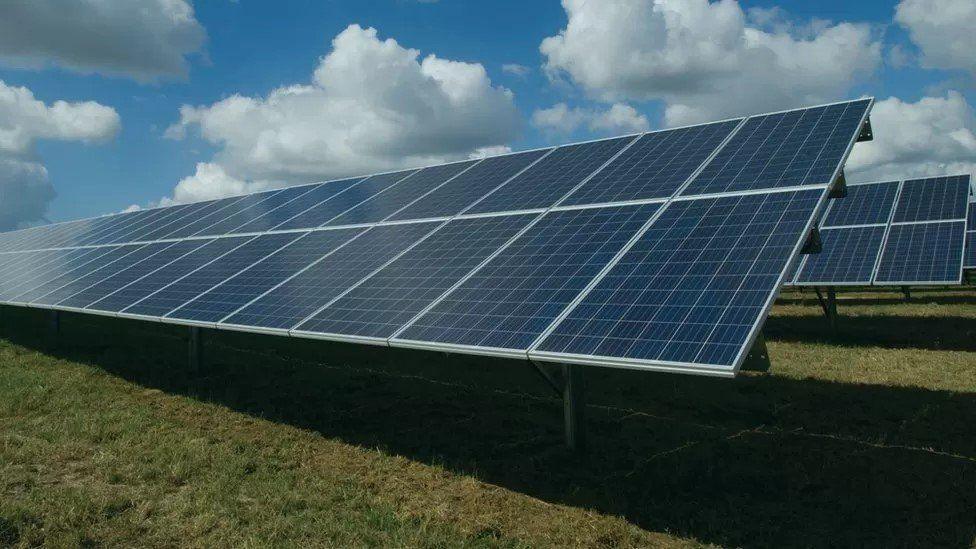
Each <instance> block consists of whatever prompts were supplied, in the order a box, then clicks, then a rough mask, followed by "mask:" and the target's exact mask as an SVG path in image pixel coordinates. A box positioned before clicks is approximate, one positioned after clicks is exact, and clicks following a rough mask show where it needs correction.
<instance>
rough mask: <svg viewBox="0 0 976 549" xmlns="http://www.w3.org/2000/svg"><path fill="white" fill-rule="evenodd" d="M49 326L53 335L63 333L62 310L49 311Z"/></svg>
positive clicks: (49, 330)
mask: <svg viewBox="0 0 976 549" xmlns="http://www.w3.org/2000/svg"><path fill="white" fill-rule="evenodd" d="M47 328H48V332H50V334H51V335H52V336H56V335H58V334H59V333H61V311H49V312H48V313H47Z"/></svg>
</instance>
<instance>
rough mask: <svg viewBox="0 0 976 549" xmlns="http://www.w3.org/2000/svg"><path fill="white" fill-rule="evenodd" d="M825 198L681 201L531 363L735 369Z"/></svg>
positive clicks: (809, 194) (804, 194) (808, 194)
mask: <svg viewBox="0 0 976 549" xmlns="http://www.w3.org/2000/svg"><path fill="white" fill-rule="evenodd" d="M824 194H825V192H824V190H822V189H815V190H806V191H792V192H781V193H770V194H753V195H744V196H731V197H723V198H711V199H707V198H706V199H699V200H684V201H674V202H671V203H669V204H668V206H667V207H666V209H665V210H664V211H663V212H662V213H661V215H660V217H658V219H657V220H656V221H655V222H654V223H653V224H652V225H651V227H650V229H648V230H647V232H645V233H644V234H643V235H642V236H641V237H640V238H639V239H638V240H637V242H636V243H635V244H634V246H633V247H632V248H630V250H629V251H627V253H626V254H624V256H623V257H622V258H621V259H620V261H619V262H617V263H616V264H615V265H614V266H613V268H611V269H610V270H609V271H608V272H607V274H606V276H604V277H603V278H602V279H601V280H600V281H599V283H598V284H596V286H595V287H594V288H593V289H592V290H591V291H590V292H589V293H587V294H586V295H585V297H583V298H582V300H581V301H580V302H579V303H578V305H576V306H575V307H574V308H573V309H572V310H571V311H570V312H569V314H568V315H567V316H566V317H565V318H564V319H562V320H561V321H560V322H559V323H558V324H557V325H556V326H555V329H554V330H553V331H552V333H550V334H549V335H548V336H547V337H545V339H543V340H542V341H541V342H540V343H539V344H538V345H537V346H536V348H535V349H534V350H533V351H530V353H529V356H530V357H531V358H540V359H548V360H564V359H568V358H570V357H571V358H573V359H574V360H579V361H582V362H587V363H594V364H604V365H607V364H616V365H627V366H632V367H640V366H641V365H651V364H657V365H664V366H668V365H670V366H673V367H676V368H685V369H690V370H692V371H699V372H710V371H711V372H721V371H731V370H733V369H734V368H735V366H736V365H737V363H738V362H739V360H741V357H742V355H743V353H744V352H745V351H747V350H748V349H747V348H746V346H747V344H748V343H749V342H750V340H751V338H752V337H754V336H755V334H756V331H757V329H758V324H759V323H760V322H761V320H762V319H763V318H764V315H765V313H766V312H767V311H768V308H769V306H770V305H771V302H772V299H773V298H774V297H775V295H776V292H777V290H778V288H779V284H780V283H781V281H782V278H783V277H784V275H785V273H784V271H785V270H786V268H787V266H788V264H789V261H790V259H791V258H792V257H793V256H794V255H795V254H796V252H797V251H798V248H799V245H800V244H802V241H803V239H804V237H805V235H806V230H807V229H808V228H809V226H810V225H811V224H812V223H813V218H814V215H815V214H816V212H817V207H818V205H819V204H820V203H821V201H822V200H823V199H824Z"/></svg>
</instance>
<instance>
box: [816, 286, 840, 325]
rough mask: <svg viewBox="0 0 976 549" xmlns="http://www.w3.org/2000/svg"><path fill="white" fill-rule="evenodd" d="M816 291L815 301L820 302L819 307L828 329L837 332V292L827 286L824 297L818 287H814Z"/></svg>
mask: <svg viewBox="0 0 976 549" xmlns="http://www.w3.org/2000/svg"><path fill="white" fill-rule="evenodd" d="M814 291H815V292H816V293H817V301H818V302H820V308H821V309H823V313H824V318H826V319H827V326H828V327H829V328H830V331H831V332H832V333H834V334H836V333H837V292H836V291H835V290H834V288H827V298H826V299H824V296H823V294H821V293H820V288H814Z"/></svg>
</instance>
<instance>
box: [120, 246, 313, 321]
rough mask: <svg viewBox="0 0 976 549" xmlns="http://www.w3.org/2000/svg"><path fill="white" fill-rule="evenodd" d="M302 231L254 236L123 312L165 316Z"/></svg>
mask: <svg viewBox="0 0 976 549" xmlns="http://www.w3.org/2000/svg"><path fill="white" fill-rule="evenodd" d="M300 236H302V233H283V234H269V235H264V236H258V237H255V238H254V239H253V240H250V241H248V242H247V243H246V244H244V245H243V246H241V247H239V248H237V249H235V250H233V251H232V252H230V253H228V254H226V255H224V256H222V257H220V258H219V259H217V260H215V261H213V262H212V263H209V264H207V265H204V266H203V267H200V268H199V269H197V270H196V271H194V272H192V273H190V274H189V275H188V276H186V277H183V278H181V279H179V280H177V281H175V282H173V283H172V284H170V285H168V286H166V287H164V288H163V289H161V290H159V291H158V292H156V293H154V294H153V295H151V296H149V297H147V298H145V299H143V300H142V301H140V302H138V303H136V304H135V305H132V306H131V307H129V308H127V309H125V310H124V311H122V312H124V313H127V314H135V315H143V316H166V314H167V313H169V312H170V311H172V310H174V309H176V308H178V307H180V306H181V305H183V304H184V303H186V302H188V301H190V300H191V299H193V298H195V297H197V296H198V295H200V294H202V293H204V292H206V291H207V290H209V289H210V288H213V287H214V286H216V285H217V284H220V283H221V282H223V281H224V280H227V278H228V277H230V276H232V275H234V274H237V273H239V272H241V271H242V270H244V269H246V268H248V267H250V266H251V265H253V264H254V263H256V262H257V261H259V260H261V259H263V258H265V257H267V256H268V255H270V254H271V253H273V252H275V251H277V250H279V249H281V248H282V247H283V246H286V245H288V244H289V243H290V242H292V241H294V240H295V239H297V238H299V237H300Z"/></svg>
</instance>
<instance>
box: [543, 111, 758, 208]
mask: <svg viewBox="0 0 976 549" xmlns="http://www.w3.org/2000/svg"><path fill="white" fill-rule="evenodd" d="M740 122H742V119H738V120H730V121H726V122H716V123H715V124H705V125H701V126H691V127H688V128H680V129H676V130H665V131H660V132H653V133H648V134H645V135H644V136H643V137H641V138H640V139H639V140H638V141H637V142H636V143H634V145H633V146H631V147H630V148H628V149H627V150H626V151H624V152H623V153H622V154H621V155H620V156H619V157H617V159H616V160H614V161H613V162H611V163H610V165H608V166H607V167H606V168H604V169H602V170H600V172H599V173H597V174H596V175H595V176H593V178H592V179H590V180H589V181H587V182H586V184H585V185H583V186H582V187H580V188H579V189H578V190H576V191H575V192H574V193H573V194H571V195H570V196H569V197H568V198H567V199H566V200H565V201H563V202H561V205H574V204H600V203H606V202H626V201H629V200H642V199H648V198H667V197H670V196H671V195H672V194H674V193H675V192H676V191H677V190H678V188H679V187H680V186H681V185H683V184H684V183H685V181H687V180H688V178H689V177H690V176H691V175H692V174H693V173H694V172H695V170H697V169H698V167H699V166H701V164H702V163H703V162H704V161H705V160H706V159H707V158H708V157H709V156H710V155H711V154H712V153H713V152H714V151H715V149H716V148H717V147H718V146H719V145H720V144H721V143H722V141H724V140H725V139H726V138H727V137H728V136H729V135H730V134H731V133H732V130H734V129H735V128H736V126H738V125H739V123H740Z"/></svg>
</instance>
